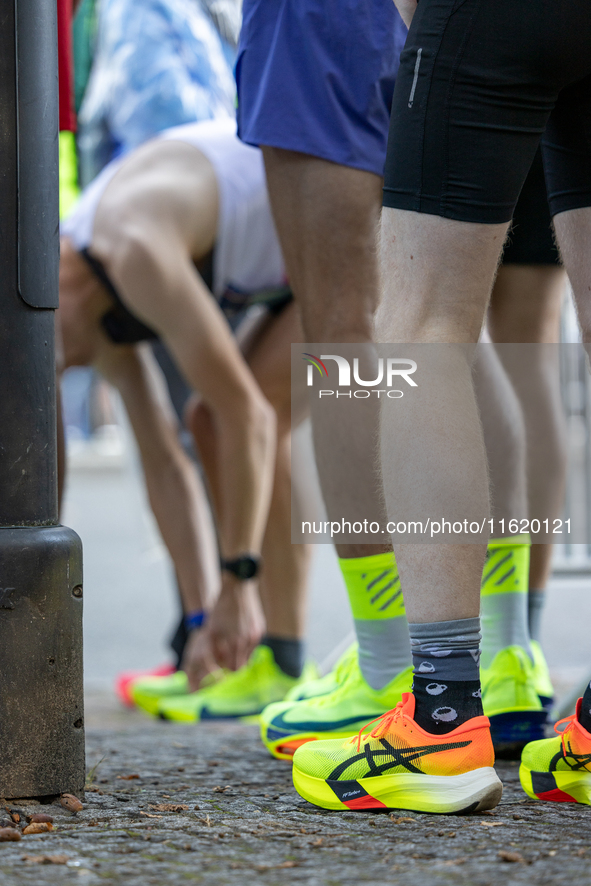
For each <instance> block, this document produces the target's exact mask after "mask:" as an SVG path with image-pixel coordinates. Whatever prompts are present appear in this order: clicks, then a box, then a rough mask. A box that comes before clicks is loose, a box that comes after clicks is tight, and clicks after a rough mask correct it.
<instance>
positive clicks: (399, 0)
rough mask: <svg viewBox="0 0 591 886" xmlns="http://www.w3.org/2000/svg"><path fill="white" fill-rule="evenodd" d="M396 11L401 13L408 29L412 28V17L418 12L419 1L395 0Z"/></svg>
mask: <svg viewBox="0 0 591 886" xmlns="http://www.w3.org/2000/svg"><path fill="white" fill-rule="evenodd" d="M394 2H395V4H396V9H397V10H398V12H399V13H400V18H401V19H402V21H403V22H404V24H405V25H406V27H407V28H410V23H411V22H412V17H413V15H414V14H415V12H416V8H417V2H418V0H394Z"/></svg>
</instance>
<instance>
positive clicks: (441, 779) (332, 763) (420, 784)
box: [293, 693, 503, 813]
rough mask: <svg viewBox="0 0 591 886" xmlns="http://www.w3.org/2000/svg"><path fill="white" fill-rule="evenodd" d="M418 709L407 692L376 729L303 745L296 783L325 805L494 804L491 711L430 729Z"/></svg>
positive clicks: (466, 807) (440, 807)
mask: <svg viewBox="0 0 591 886" xmlns="http://www.w3.org/2000/svg"><path fill="white" fill-rule="evenodd" d="M414 711H415V699H414V696H413V695H412V694H411V693H405V694H404V695H403V697H402V700H401V701H400V703H399V704H398V705H397V706H396V708H395V709H394V710H393V711H388V713H386V714H384V715H382V716H381V717H380V718H379V719H378V722H377V724H375V725H374V728H373V729H372V730H371V732H369V733H367V734H363V731H364V730H363V731H362V732H360V733H359V734H358V735H355V736H353V737H352V738H348V739H344V740H343V739H335V740H332V741H312V742H309V743H308V744H305V745H303V747H300V748H298V749H297V751H296V752H295V755H294V758H293V783H294V787H295V789H296V791H297V792H298V793H299V794H300V795H301V796H302V797H304V799H305V800H308V801H309V802H310V803H314V804H315V805H316V806H321V807H322V808H323V809H352V810H355V811H364V810H369V809H412V810H414V811H416V812H438V813H460V812H462V813H467V812H480V811H481V810H483V809H492V808H493V807H494V806H496V805H497V803H498V802H499V800H500V799H501V794H502V792H503V786H502V784H501V782H500V781H499V778H498V776H497V774H496V772H495V770H494V768H493V763H494V752H493V746H492V741H491V738H490V728H489V722H488V720H487V718H486V717H483V716H480V717H473V718H472V719H471V720H468V721H467V722H466V723H462V725H461V726H458V727H457V729H454V730H453V731H452V732H448V733H447V734H445V735H432V734H431V733H429V732H426V731H425V730H424V729H421V727H420V726H419V725H418V723H416V722H415V720H414ZM371 725H373V724H371V723H368V724H367V728H369V727H370V726H371Z"/></svg>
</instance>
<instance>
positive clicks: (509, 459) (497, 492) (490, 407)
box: [474, 342, 527, 536]
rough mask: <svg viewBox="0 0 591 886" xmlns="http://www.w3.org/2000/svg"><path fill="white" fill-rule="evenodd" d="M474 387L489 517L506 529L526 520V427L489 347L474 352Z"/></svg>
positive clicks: (508, 385) (496, 357) (517, 404)
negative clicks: (511, 523) (486, 473)
mask: <svg viewBox="0 0 591 886" xmlns="http://www.w3.org/2000/svg"><path fill="white" fill-rule="evenodd" d="M474 387H475V390H476V399H477V402H478V407H479V411H480V418H481V420H482V430H483V432H484V443H485V447H486V455H487V459H488V467H489V473H490V503H491V517H493V518H494V521H495V522H494V525H495V526H496V525H500V524H499V522H498V521H500V520H503V521H504V525H505V526H507V525H508V523H509V521H510V520H515V519H517V520H521V519H523V518H525V517H527V484H526V440H525V425H524V421H523V414H522V411H521V404H520V402H519V400H518V399H517V396H516V394H515V391H514V390H513V387H512V386H511V382H510V381H509V379H508V377H507V374H506V372H505V370H504V369H503V365H502V363H501V361H500V360H499V357H498V355H497V353H496V350H495V347H494V345H493V344H491V343H486V342H484V343H482V344H481V345H479V347H478V349H477V352H476V360H475V364H474ZM495 534H496V535H497V536H498V535H499V533H498V532H496V533H495ZM515 534H516V533H510V532H509V531H507V532H506V533H505V535H515Z"/></svg>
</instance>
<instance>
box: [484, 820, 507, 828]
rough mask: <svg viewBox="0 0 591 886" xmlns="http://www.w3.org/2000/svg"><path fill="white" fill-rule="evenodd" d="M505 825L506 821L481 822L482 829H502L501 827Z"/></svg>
mask: <svg viewBox="0 0 591 886" xmlns="http://www.w3.org/2000/svg"><path fill="white" fill-rule="evenodd" d="M504 824H505V822H504V821H481V822H480V827H483V828H500V827H501V826H502V825H504Z"/></svg>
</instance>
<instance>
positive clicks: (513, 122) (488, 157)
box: [384, 0, 591, 224]
mask: <svg viewBox="0 0 591 886" xmlns="http://www.w3.org/2000/svg"><path fill="white" fill-rule="evenodd" d="M544 133H545V134H544ZM542 134H544V137H543V139H542V150H543V156H544V166H545V169H546V182H547V185H548V198H549V202H550V210H551V213H552V215H556V214H557V213H559V212H564V211H566V210H569V209H578V208H581V207H584V206H590V205H591V0H420V3H419V5H418V7H417V11H416V13H415V16H414V19H413V22H412V25H411V28H410V31H409V35H408V39H407V42H406V45H405V48H404V51H403V52H402V55H401V60H400V71H399V74H398V79H397V82H396V88H395V91H394V101H393V105H392V117H391V126H390V137H389V142H388V156H387V160H386V169H385V183H384V205H385V206H390V207H394V208H398V209H406V210H412V211H415V212H424V213H428V214H431V215H439V216H443V217H446V218H452V219H457V220H459V221H466V222H480V223H485V224H494V223H502V222H508V221H509V220H510V219H511V217H512V215H513V211H514V208H515V204H516V201H517V197H518V195H519V192H520V190H521V186H522V184H523V182H524V180H525V178H526V175H527V172H528V170H529V168H530V166H531V164H532V161H533V159H534V155H535V153H536V149H537V146H538V144H539V142H540V139H541V138H542Z"/></svg>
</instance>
